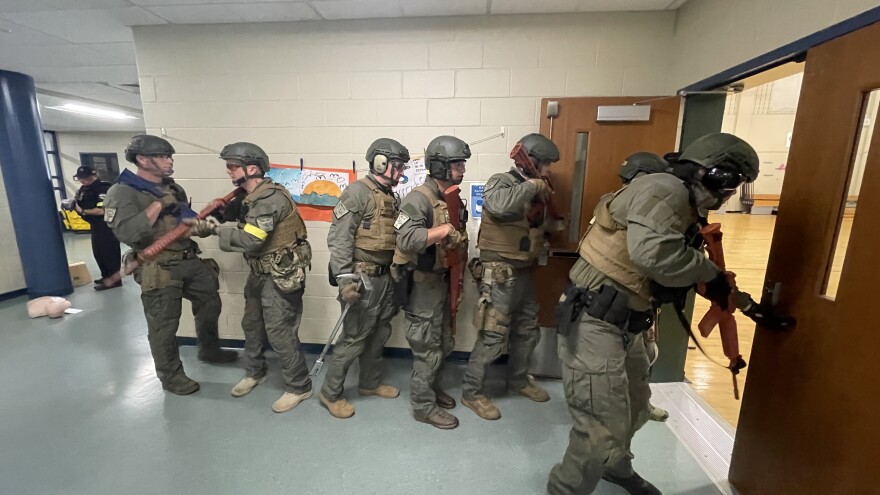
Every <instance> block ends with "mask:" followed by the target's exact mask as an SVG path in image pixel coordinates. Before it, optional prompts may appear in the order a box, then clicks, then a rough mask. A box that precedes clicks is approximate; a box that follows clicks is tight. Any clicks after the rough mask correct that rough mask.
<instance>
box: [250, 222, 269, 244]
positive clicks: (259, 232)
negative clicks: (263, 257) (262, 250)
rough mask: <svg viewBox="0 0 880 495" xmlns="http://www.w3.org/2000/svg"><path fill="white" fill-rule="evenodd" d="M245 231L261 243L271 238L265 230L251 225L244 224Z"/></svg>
mask: <svg viewBox="0 0 880 495" xmlns="http://www.w3.org/2000/svg"><path fill="white" fill-rule="evenodd" d="M244 231H245V232H247V233H248V234H250V235H252V236H254V237H256V238H257V239H259V240H261V241H265V240H266V238H267V237H269V234H267V233H266V231H265V230H263V229H259V228H257V227H254V226H253V225H251V224H249V223H246V224H244Z"/></svg>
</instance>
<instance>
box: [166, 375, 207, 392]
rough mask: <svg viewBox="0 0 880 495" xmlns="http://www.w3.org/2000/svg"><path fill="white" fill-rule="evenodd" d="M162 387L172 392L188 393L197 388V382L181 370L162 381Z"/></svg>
mask: <svg viewBox="0 0 880 495" xmlns="http://www.w3.org/2000/svg"><path fill="white" fill-rule="evenodd" d="M162 388H164V389H165V390H167V391H169V392H171V393H172V394H177V395H189V394H192V393H195V392H197V391H198V390H199V382H197V381H195V380H192V379H190V377H188V376H186V375H184V374H183V372H181V373H178V374H176V375H174V376H172V377H171V378H169V379H167V380H165V381H164V382H162Z"/></svg>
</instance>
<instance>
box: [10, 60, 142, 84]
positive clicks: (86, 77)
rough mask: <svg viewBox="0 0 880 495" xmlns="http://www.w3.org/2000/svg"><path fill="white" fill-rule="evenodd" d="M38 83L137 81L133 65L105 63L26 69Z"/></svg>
mask: <svg viewBox="0 0 880 495" xmlns="http://www.w3.org/2000/svg"><path fill="white" fill-rule="evenodd" d="M27 74H29V75H30V76H32V77H33V78H34V80H35V81H36V82H38V83H43V82H45V83H61V82H96V81H98V82H109V83H119V84H126V83H136V82H137V81H138V73H137V66H135V65H105V66H99V67H96V66H81V67H34V68H29V69H28V70H27Z"/></svg>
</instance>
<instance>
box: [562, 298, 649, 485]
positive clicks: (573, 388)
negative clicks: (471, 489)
mask: <svg viewBox="0 0 880 495" xmlns="http://www.w3.org/2000/svg"><path fill="white" fill-rule="evenodd" d="M642 339H643V336H642V335H641V334H628V333H626V332H624V331H622V330H620V329H619V328H617V327H615V326H613V325H611V324H609V323H606V322H604V321H601V320H597V319H595V318H593V317H591V316H588V315H586V314H585V315H584V316H583V317H582V318H581V321H580V324H579V326H578V328H577V330H576V331H573V332H572V333H571V334H570V335H569V336H568V337H561V336H560V340H559V357H560V359H561V360H562V383H563V387H564V389H565V399H566V401H567V402H568V409H569V412H570V413H571V417H572V419H573V420H574V426H573V427H572V429H571V432H570V434H569V440H568V449H567V450H566V451H565V455H564V457H563V458H562V462H561V463H559V464H557V465H555V466H554V467H553V469H552V471H551V472H550V480H549V481H548V483H547V490H548V491H549V492H550V493H551V494H552V495H574V494H585V493H592V491H593V490H594V489H595V488H596V485H597V484H598V483H599V480H600V479H601V478H602V474H603V473H605V472H606V471H607V472H609V473H611V474H612V475H614V476H618V477H622V478H627V477H629V476H631V475H632V473H633V469H632V458H633V455H632V452H631V451H630V444H631V442H632V438H633V435H635V432H636V431H638V430H639V429H640V428H641V427H642V426H644V425H645V423H647V421H648V416H649V411H648V401H649V399H650V398H651V389H650V388H649V387H648V382H649V373H648V356H647V354H646V353H645V344H644V342H643V340H642Z"/></svg>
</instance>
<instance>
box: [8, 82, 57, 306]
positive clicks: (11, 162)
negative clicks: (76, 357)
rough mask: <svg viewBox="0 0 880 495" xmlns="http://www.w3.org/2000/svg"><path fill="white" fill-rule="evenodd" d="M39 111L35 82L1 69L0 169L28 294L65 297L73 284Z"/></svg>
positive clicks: (31, 295) (32, 295)
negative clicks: (50, 176) (50, 177)
mask: <svg viewBox="0 0 880 495" xmlns="http://www.w3.org/2000/svg"><path fill="white" fill-rule="evenodd" d="M37 110H38V107H37V96H36V92H35V90H34V79H33V78H32V77H30V76H26V75H24V74H19V73H17V72H9V71H3V70H0V169H2V170H3V182H4V183H5V184H6V194H7V196H8V199H9V210H10V212H11V213H12V224H13V226H14V227H15V239H16V242H17V243H18V252H19V254H20V256H21V264H22V266H23V267H24V280H25V283H26V284H27V291H28V295H29V296H30V297H39V296H63V295H67V294H70V293H71V292H73V284H72V283H71V281H70V271H69V269H68V267H67V253H66V252H65V250H64V239H63V238H62V235H61V222H60V220H59V217H58V211H57V207H56V205H55V193H54V191H53V189H52V181H51V180H50V179H49V164H48V160H47V157H46V145H45V143H44V142H43V127H42V125H41V124H40V115H39V113H38V111H37ZM0 235H10V233H9V232H0Z"/></svg>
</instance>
